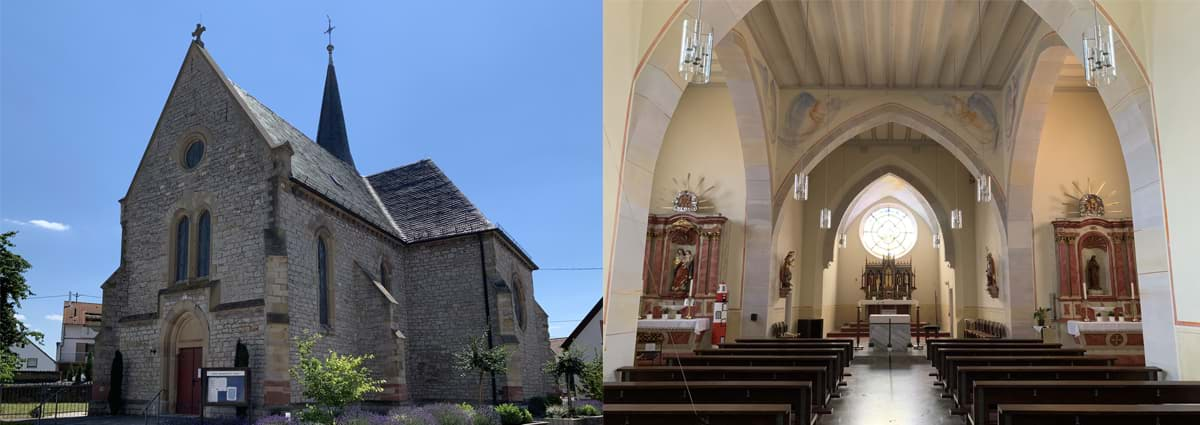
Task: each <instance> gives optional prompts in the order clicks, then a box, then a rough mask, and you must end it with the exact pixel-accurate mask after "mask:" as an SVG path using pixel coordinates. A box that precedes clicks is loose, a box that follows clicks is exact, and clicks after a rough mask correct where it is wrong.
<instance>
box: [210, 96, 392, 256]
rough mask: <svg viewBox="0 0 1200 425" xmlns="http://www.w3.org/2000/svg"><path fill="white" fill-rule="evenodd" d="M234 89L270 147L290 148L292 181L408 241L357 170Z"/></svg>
mask: <svg viewBox="0 0 1200 425" xmlns="http://www.w3.org/2000/svg"><path fill="white" fill-rule="evenodd" d="M233 87H234V89H236V90H237V93H238V95H240V96H241V97H242V99H244V100H245V102H246V106H247V107H248V108H249V112H250V115H251V116H253V117H254V119H255V120H256V121H258V123H259V125H261V126H262V127H263V130H264V131H266V132H267V134H268V139H274V140H268V142H269V143H271V146H272V147H275V146H280V145H282V144H285V143H286V144H289V145H291V148H292V152H293V154H292V178H293V179H295V180H296V181H298V182H300V183H302V184H303V185H305V186H308V187H309V188H311V189H312V190H315V191H316V192H317V193H320V194H321V195H322V196H324V197H326V198H328V199H329V200H331V201H333V202H334V203H337V204H338V205H340V206H341V207H342V208H345V209H347V210H349V211H350V212H352V213H354V214H356V215H358V216H359V217H361V218H362V219H364V220H366V221H368V222H370V223H371V224H374V225H375V226H377V227H379V228H380V229H383V230H384V231H386V232H389V233H391V234H392V235H393V236H396V237H399V238H400V239H402V240H407V239H406V238H405V237H404V234H403V233H402V232H401V231H400V229H398V228H397V227H396V225H395V224H393V223H392V222H391V219H390V218H389V216H388V214H387V213H385V212H384V210H383V206H382V204H380V202H379V199H378V198H376V197H375V193H374V192H373V191H372V189H371V185H370V184H367V180H366V179H365V178H363V177H362V176H360V175H359V174H358V170H356V169H354V167H353V166H352V165H350V164H347V163H345V162H343V161H342V160H340V159H338V158H337V157H335V156H333V154H331V153H329V152H328V151H326V150H325V149H324V148H322V147H321V146H320V145H318V144H316V142H313V141H312V139H309V138H308V136H305V135H304V133H301V132H300V130H297V129H296V127H293V126H292V125H291V124H290V123H288V122H287V121H284V119H283V118H280V117H279V115H276V114H275V112H273V111H271V109H270V108H267V106H266V105H263V104H262V102H259V101H258V99H256V98H254V96H251V95H250V93H247V92H246V90H244V89H242V88H241V87H238V86H237V84H234V85H233Z"/></svg>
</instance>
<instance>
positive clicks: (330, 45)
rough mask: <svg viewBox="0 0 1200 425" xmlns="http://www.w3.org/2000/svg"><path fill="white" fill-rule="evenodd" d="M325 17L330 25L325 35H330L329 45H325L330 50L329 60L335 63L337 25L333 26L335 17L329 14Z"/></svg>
mask: <svg viewBox="0 0 1200 425" xmlns="http://www.w3.org/2000/svg"><path fill="white" fill-rule="evenodd" d="M325 19H326V20H327V21H329V24H328V25H329V26H328V28H326V29H325V35H327V36H329V45H327V46H325V50H328V51H329V62H330V63H333V29H334V28H337V27H335V26H333V18H330V17H329V15H325Z"/></svg>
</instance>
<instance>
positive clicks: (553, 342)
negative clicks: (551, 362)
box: [550, 336, 567, 356]
mask: <svg viewBox="0 0 1200 425" xmlns="http://www.w3.org/2000/svg"><path fill="white" fill-rule="evenodd" d="M566 340H567V337H565V336H564V337H562V338H550V351H553V352H554V355H556V356H557V355H559V354H560V353H562V351H563V348H562V345H563V341H566Z"/></svg>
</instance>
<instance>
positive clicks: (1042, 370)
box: [948, 366, 1162, 413]
mask: <svg viewBox="0 0 1200 425" xmlns="http://www.w3.org/2000/svg"><path fill="white" fill-rule="evenodd" d="M1160 372H1162V369H1159V368H1157V367H1145V366H959V367H958V369H957V370H956V371H955V374H956V375H958V378H957V379H955V380H954V382H953V384H952V385H951V386H948V388H949V389H950V390H951V391H952V394H953V395H954V403H955V404H957V405H958V406H959V407H965V406H967V405H969V404H971V389H972V388H974V386H975V381H1001V380H1004V381H1050V380H1069V381H1157V380H1158V377H1159V373H1160ZM963 413H966V412H963Z"/></svg>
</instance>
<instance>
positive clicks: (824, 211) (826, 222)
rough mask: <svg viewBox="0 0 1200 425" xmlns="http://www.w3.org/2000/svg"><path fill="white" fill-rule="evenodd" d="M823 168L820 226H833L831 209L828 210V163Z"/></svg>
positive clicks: (828, 227)
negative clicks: (822, 198) (823, 184)
mask: <svg viewBox="0 0 1200 425" xmlns="http://www.w3.org/2000/svg"><path fill="white" fill-rule="evenodd" d="M823 168H824V170H822V171H821V180H824V181H825V189H824V192H825V195H824V196H825V205H826V207H825V208H821V228H822V229H827V230H828V229H832V228H833V210H830V209H829V207H828V205H829V164H825V166H824V167H823Z"/></svg>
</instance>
